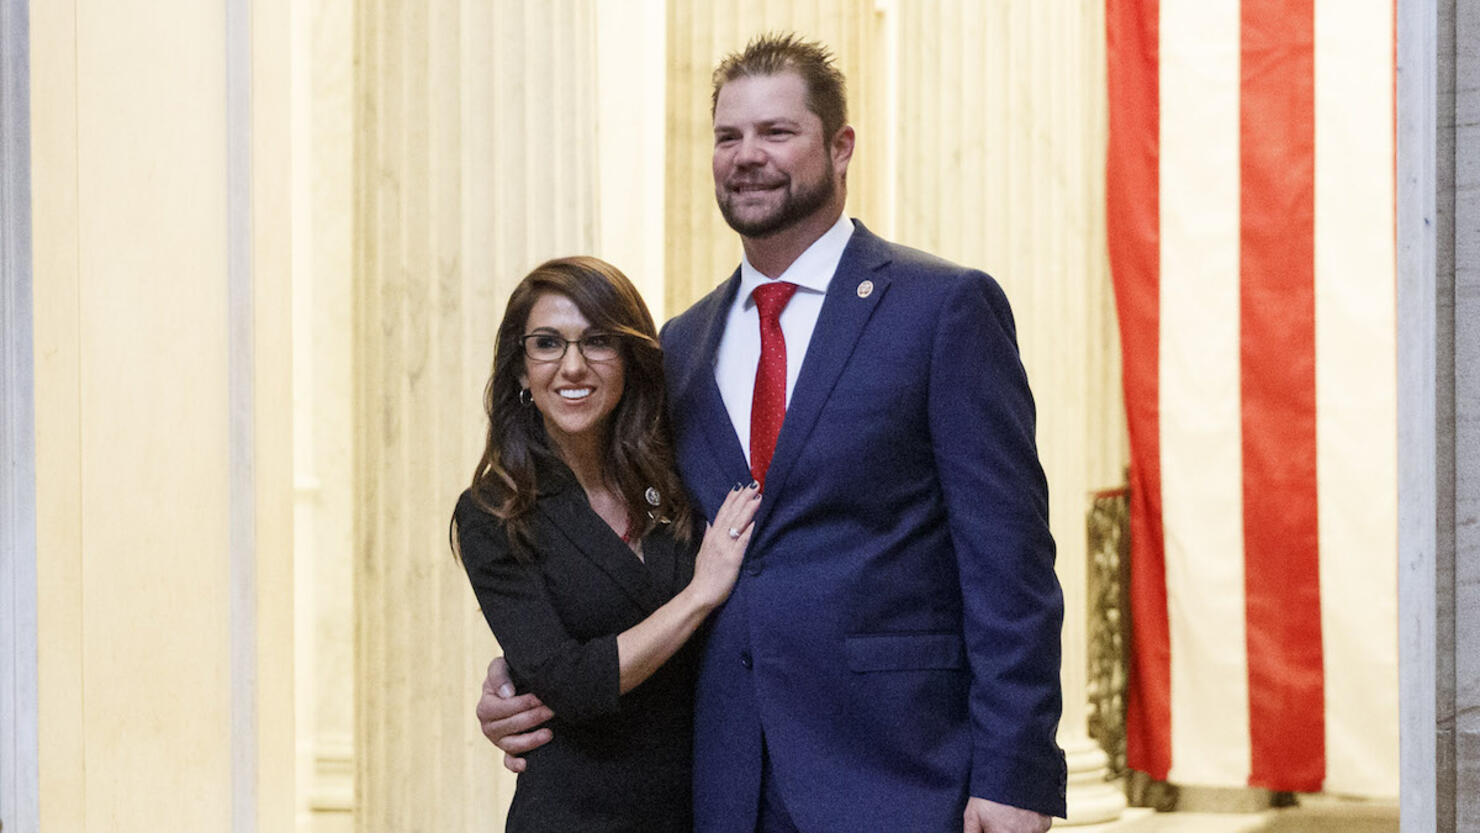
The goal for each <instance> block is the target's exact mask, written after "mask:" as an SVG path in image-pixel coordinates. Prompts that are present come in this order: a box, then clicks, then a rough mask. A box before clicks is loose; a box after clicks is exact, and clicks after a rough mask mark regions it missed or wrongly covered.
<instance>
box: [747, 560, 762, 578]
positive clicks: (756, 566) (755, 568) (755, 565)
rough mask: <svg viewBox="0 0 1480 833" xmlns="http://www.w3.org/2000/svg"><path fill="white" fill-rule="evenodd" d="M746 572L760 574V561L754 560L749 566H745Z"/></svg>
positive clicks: (754, 574)
mask: <svg viewBox="0 0 1480 833" xmlns="http://www.w3.org/2000/svg"><path fill="white" fill-rule="evenodd" d="M745 572H747V573H749V574H751V575H752V576H758V575H760V574H761V565H760V562H752V563H751V565H750V566H749V567H746V568H745Z"/></svg>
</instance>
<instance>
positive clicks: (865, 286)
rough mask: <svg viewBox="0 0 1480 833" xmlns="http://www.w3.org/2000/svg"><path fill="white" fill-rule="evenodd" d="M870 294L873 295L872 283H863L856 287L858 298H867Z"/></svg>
mask: <svg viewBox="0 0 1480 833" xmlns="http://www.w3.org/2000/svg"><path fill="white" fill-rule="evenodd" d="M872 294H874V282H873V281H864V282H863V283H861V284H859V285H858V297H860V298H867V297H868V296H870V295H872Z"/></svg>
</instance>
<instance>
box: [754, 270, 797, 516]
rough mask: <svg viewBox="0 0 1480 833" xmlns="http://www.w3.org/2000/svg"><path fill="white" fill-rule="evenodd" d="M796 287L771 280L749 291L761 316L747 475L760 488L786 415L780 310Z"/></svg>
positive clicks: (784, 345)
mask: <svg viewBox="0 0 1480 833" xmlns="http://www.w3.org/2000/svg"><path fill="white" fill-rule="evenodd" d="M796 291H797V285H796V284H794V283H786V282H785V281H773V282H771V283H767V284H762V285H761V286H758V287H756V288H755V290H754V291H753V292H751V293H750V295H751V297H752V298H754V299H755V308H756V311H757V312H759V313H760V319H761V360H760V362H759V363H758V364H757V365H756V368H755V394H754V396H753V397H752V398H751V400H750V476H751V477H754V478H755V481H756V482H757V483H759V484H761V488H762V489H764V488H765V486H766V469H768V468H770V467H771V454H772V453H774V452H775V451H776V435H777V434H779V433H781V420H783V419H785V418H786V336H784V335H782V334H781V310H783V309H785V308H786V302H787V301H790V300H791V296H792V294H793V293H795V292H796Z"/></svg>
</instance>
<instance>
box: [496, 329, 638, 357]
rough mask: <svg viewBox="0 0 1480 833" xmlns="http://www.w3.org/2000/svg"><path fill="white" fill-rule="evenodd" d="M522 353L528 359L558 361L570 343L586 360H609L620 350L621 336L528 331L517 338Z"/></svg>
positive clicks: (563, 355)
mask: <svg viewBox="0 0 1480 833" xmlns="http://www.w3.org/2000/svg"><path fill="white" fill-rule="evenodd" d="M519 341H520V342H521V343H522V345H523V347H524V355H526V356H528V357H529V360H530V361H535V362H558V361H560V360H561V359H563V358H565V351H566V350H567V349H569V348H570V346H571V345H572V344H574V345H576V349H577V350H580V351H581V357H582V358H584V359H585V360H586V361H588V362H609V361H611V360H613V359H615V358H616V357H617V355H618V354H619V353H620V352H621V350H622V337H621V336H618V335H615V334H613V333H592V334H590V335H588V336H586V337H585V338H578V339H574V340H571V339H565V338H561V337H560V336H558V335H555V334H554V333H530V334H529V335H527V336H523V337H522V338H520V339H519Z"/></svg>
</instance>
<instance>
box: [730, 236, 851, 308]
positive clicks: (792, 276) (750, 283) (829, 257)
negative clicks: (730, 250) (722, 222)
mask: <svg viewBox="0 0 1480 833" xmlns="http://www.w3.org/2000/svg"><path fill="white" fill-rule="evenodd" d="M852 237H853V221H852V220H849V219H848V215H847V214H840V215H839V216H838V221H837V222H836V223H833V225H832V228H829V229H828V230H827V231H825V232H823V233H822V236H821V237H819V238H817V239H816V240H814V241H813V242H812V245H810V246H808V247H807V250H806V251H804V252H802V254H801V256H800V257H798V258H797V259H796V260H794V261H792V262H791V265H790V266H788V267H786V271H785V272H782V273H781V274H780V275H778V276H777V277H776V280H778V281H786V282H788V283H794V284H796V285H797V286H798V287H800V288H801V289H804V290H807V291H810V292H816V293H818V294H820V295H826V294H827V287H828V284H830V283H832V277H833V273H834V272H836V271H838V261H840V260H842V259H843V250H844V249H846V248H847V247H848V241H849V240H850V239H852ZM770 281H771V279H770V278H768V277H766V276H765V275H762V274H761V273H760V272H759V271H757V270H756V268H755V267H754V266H751V265H750V259H749V258H747V257H746V256H745V253H744V252H743V251H742V252H741V253H740V292H739V294H738V297H739V298H740V302H741V303H742V304H746V305H750V304H754V303H755V302H754V301H753V300H751V297H750V293H751V292H753V291H754V290H755V288H756V287H757V286H760V285H761V284H763V283H770Z"/></svg>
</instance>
